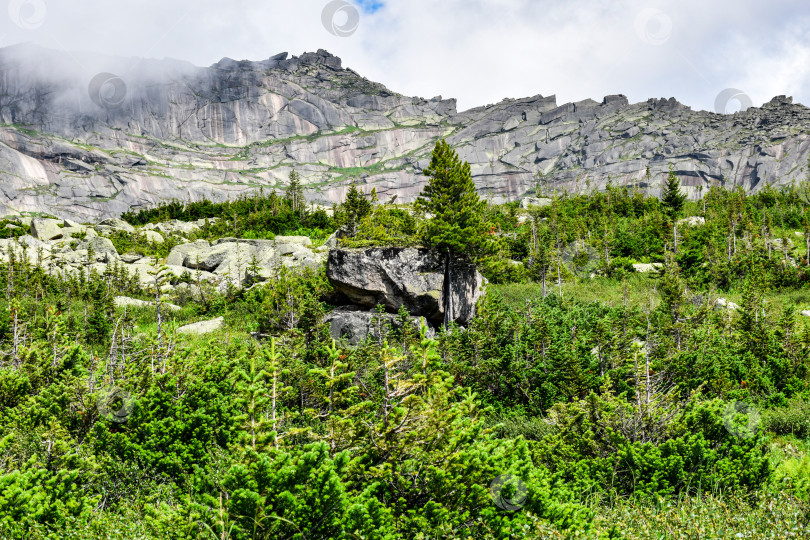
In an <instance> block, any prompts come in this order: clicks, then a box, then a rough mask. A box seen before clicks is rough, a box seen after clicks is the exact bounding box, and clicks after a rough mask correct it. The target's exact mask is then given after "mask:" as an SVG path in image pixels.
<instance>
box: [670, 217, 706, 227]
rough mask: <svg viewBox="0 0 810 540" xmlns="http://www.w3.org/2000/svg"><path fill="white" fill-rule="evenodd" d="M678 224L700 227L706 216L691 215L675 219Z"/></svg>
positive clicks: (704, 222)
mask: <svg viewBox="0 0 810 540" xmlns="http://www.w3.org/2000/svg"><path fill="white" fill-rule="evenodd" d="M677 223H678V225H686V226H687V227H700V226H701V225H705V224H706V218H704V217H701V216H691V217H687V218H683V219H679V220H678V221H677Z"/></svg>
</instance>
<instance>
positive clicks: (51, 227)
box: [31, 219, 64, 242]
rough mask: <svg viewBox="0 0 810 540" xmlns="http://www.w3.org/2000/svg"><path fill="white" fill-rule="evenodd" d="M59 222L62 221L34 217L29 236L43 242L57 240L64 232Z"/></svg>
mask: <svg viewBox="0 0 810 540" xmlns="http://www.w3.org/2000/svg"><path fill="white" fill-rule="evenodd" d="M61 224H62V221H61V220H58V219H34V220H33V221H32V222H31V236H33V237H34V238H36V239H37V240H42V241H43V242H47V241H48V240H58V239H59V238H62V236H63V234H64V233H63V232H62V227H60V225H61Z"/></svg>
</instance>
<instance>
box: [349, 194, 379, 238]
mask: <svg viewBox="0 0 810 540" xmlns="http://www.w3.org/2000/svg"><path fill="white" fill-rule="evenodd" d="M371 210H372V205H371V202H370V201H369V200H368V199H366V196H365V195H364V194H363V192H362V191H360V190H359V189H357V185H356V184H352V185H351V187H350V188H349V191H348V192H347V193H346V200H345V201H343V211H344V212H345V215H346V226H347V228H348V231H347V233H348V235H349V236H350V237H352V238H354V236H355V235H356V234H357V224H358V223H360V221H362V219H363V218H364V217H366V216H368V215H369V214H370V213H371Z"/></svg>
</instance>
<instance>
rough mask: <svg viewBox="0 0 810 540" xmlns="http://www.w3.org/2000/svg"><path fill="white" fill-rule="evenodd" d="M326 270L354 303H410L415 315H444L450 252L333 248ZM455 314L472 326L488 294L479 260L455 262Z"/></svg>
mask: <svg viewBox="0 0 810 540" xmlns="http://www.w3.org/2000/svg"><path fill="white" fill-rule="evenodd" d="M326 275H327V277H328V278H329V280H330V281H331V282H332V285H333V286H334V287H335V288H336V289H337V290H338V291H340V292H341V293H343V294H345V295H346V296H347V297H348V298H349V299H350V300H351V302H352V303H353V304H355V305H358V306H362V307H366V308H373V307H374V306H377V305H379V304H382V305H384V306H385V308H386V309H387V310H388V311H389V312H393V313H396V312H397V311H398V310H399V309H400V308H401V307H403V306H404V307H405V308H406V309H407V310H408V311H409V312H410V313H411V315H415V316H423V317H426V318H427V319H428V320H430V321H434V322H441V321H442V320H443V319H444V305H443V301H442V299H443V294H444V287H443V285H444V257H443V256H442V255H441V254H439V253H438V252H435V251H432V250H428V249H418V248H371V249H365V250H349V249H333V250H331V251H329V258H328V260H327V263H326ZM452 275H453V280H452V286H451V294H452V299H453V313H451V315H450V318H451V319H452V320H454V321H456V322H457V323H458V324H461V325H467V324H469V322H470V321H471V320H472V318H473V316H474V315H475V304H476V302H477V301H478V299H479V298H480V297H481V295H482V294H483V293H484V278H483V276H482V275H481V274H480V273H479V272H478V271H477V270H476V268H475V267H474V266H473V265H470V264H465V263H456V264H454V265H453V267H452Z"/></svg>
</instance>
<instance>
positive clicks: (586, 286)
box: [489, 274, 657, 307]
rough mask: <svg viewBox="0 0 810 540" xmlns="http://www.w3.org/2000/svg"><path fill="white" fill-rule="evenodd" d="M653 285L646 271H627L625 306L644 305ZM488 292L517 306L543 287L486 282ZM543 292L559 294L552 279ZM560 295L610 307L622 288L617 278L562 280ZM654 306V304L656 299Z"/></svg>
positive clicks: (619, 299) (535, 296) (617, 301)
mask: <svg viewBox="0 0 810 540" xmlns="http://www.w3.org/2000/svg"><path fill="white" fill-rule="evenodd" d="M654 286H655V279H654V278H653V277H651V276H650V275H649V274H630V276H629V277H628V279H627V305H628V306H631V307H642V306H644V305H647V303H648V302H649V298H650V293H651V292H652V290H653V287H654ZM489 291H490V292H494V293H496V294H499V295H501V296H502V297H503V299H504V300H505V301H506V302H507V304H509V305H511V306H513V307H517V306H523V305H524V304H525V303H526V301H527V300H535V299H540V298H541V297H542V294H543V287H542V285H541V284H539V283H512V284H505V285H489ZM546 293H547V294H559V288H558V286H557V284H556V283H554V282H553V280H549V281H548V282H547V283H546ZM562 296H563V299H564V300H569V299H576V301H578V302H583V303H591V302H603V303H605V304H608V305H610V306H620V305H622V303H623V302H624V288H623V284H622V282H621V281H619V280H616V279H611V278H605V277H598V276H597V277H594V278H593V279H588V278H583V279H578V280H574V281H569V282H567V283H563V286H562ZM654 305H657V299H655V303H654Z"/></svg>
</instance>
